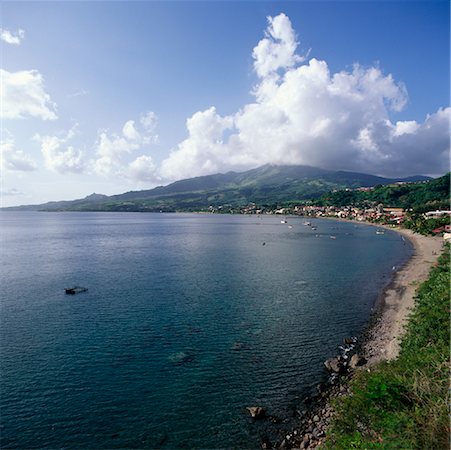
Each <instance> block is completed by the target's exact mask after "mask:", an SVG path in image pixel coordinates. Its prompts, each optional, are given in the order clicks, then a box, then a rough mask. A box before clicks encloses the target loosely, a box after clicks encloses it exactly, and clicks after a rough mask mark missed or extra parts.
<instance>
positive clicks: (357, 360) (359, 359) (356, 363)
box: [349, 353, 367, 369]
mask: <svg viewBox="0 0 451 450" xmlns="http://www.w3.org/2000/svg"><path fill="white" fill-rule="evenodd" d="M366 363H367V361H366V359H365V358H364V357H363V356H359V355H358V354H357V353H356V354H355V355H352V358H351V361H349V367H351V369H355V368H356V367H360V366H363V365H365V364H366Z"/></svg>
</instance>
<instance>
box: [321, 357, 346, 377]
mask: <svg viewBox="0 0 451 450" xmlns="http://www.w3.org/2000/svg"><path fill="white" fill-rule="evenodd" d="M324 365H325V366H326V369H327V370H328V371H329V372H333V373H342V372H343V371H344V369H345V368H344V367H343V364H342V363H341V362H340V361H339V360H338V358H329V359H327V360H326V361H324Z"/></svg>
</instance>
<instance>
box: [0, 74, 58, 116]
mask: <svg viewBox="0 0 451 450" xmlns="http://www.w3.org/2000/svg"><path fill="white" fill-rule="evenodd" d="M0 81H1V100H2V108H1V111H0V114H1V117H3V118H5V119H23V118H26V117H36V118H39V119H43V120H54V119H56V118H57V116H56V114H55V110H56V105H55V103H53V102H52V100H51V99H50V96H49V94H47V93H46V92H45V90H44V79H43V77H42V75H41V74H40V73H39V72H38V71H37V70H22V71H19V72H8V71H6V70H3V69H0Z"/></svg>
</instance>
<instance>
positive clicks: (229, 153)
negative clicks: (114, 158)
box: [160, 14, 451, 181]
mask: <svg viewBox="0 0 451 450" xmlns="http://www.w3.org/2000/svg"><path fill="white" fill-rule="evenodd" d="M268 22H269V24H268V27H267V29H266V32H265V37H264V39H262V40H261V41H260V42H259V43H258V44H257V46H256V47H255V48H254V50H253V58H254V70H255V73H256V75H257V76H258V79H259V81H258V84H257V85H256V86H255V87H254V88H253V90H252V94H253V96H254V99H255V100H254V102H253V103H250V104H247V105H244V106H243V107H242V108H241V109H240V110H239V111H238V112H236V113H235V114H233V115H230V116H224V117H223V116H221V115H220V114H218V112H217V111H216V109H215V108H214V107H211V108H209V109H207V110H205V111H199V112H196V113H195V114H193V116H192V117H191V118H189V119H188V120H187V123H186V125H187V131H188V136H187V138H186V139H185V140H184V141H183V142H181V143H180V144H179V145H178V146H176V148H174V149H173V150H172V151H171V153H170V155H169V157H168V158H167V159H166V160H164V161H163V163H162V165H161V168H160V174H161V176H162V177H163V178H165V179H166V180H168V181H169V180H176V179H181V178H187V177H193V176H198V175H206V174H211V173H214V172H219V171H226V170H246V169H249V168H252V167H257V166H259V165H262V164H265V163H273V164H306V165H312V166H319V167H323V168H328V169H337V170H356V171H363V172H371V173H377V174H380V175H386V176H404V175H411V174H414V173H437V174H439V173H443V172H444V171H446V170H447V169H448V167H449V150H450V144H449V130H450V127H449V121H450V118H451V109H450V108H445V109H440V110H439V111H437V112H435V113H433V114H431V115H429V116H428V117H427V118H426V120H425V121H424V122H423V123H417V122H415V121H398V122H396V123H393V122H392V121H391V119H390V116H391V115H392V114H393V113H396V112H399V111H401V110H402V109H403V108H404V107H405V105H406V104H407V100H408V94H407V90H406V87H405V86H404V84H403V83H400V82H396V81H395V80H394V79H393V77H392V75H390V74H388V75H387V74H384V73H383V72H382V71H381V70H380V68H379V67H362V66H360V65H358V64H355V65H354V66H353V67H352V68H351V70H343V71H341V72H337V73H331V72H330V70H329V67H328V64H327V63H326V61H321V60H318V59H315V58H312V59H310V60H309V61H303V58H302V57H301V56H299V55H297V54H296V48H297V45H298V42H297V38H296V34H295V32H294V30H293V28H292V26H291V23H290V20H289V19H288V17H287V16H285V15H284V14H280V15H278V16H276V17H273V18H272V17H270V18H268Z"/></svg>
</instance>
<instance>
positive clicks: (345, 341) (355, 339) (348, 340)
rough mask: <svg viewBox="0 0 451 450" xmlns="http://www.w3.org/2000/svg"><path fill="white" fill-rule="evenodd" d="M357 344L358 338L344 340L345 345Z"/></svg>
mask: <svg viewBox="0 0 451 450" xmlns="http://www.w3.org/2000/svg"><path fill="white" fill-rule="evenodd" d="M356 342H357V338H356V337H354V336H353V337H350V338H344V339H343V343H344V344H345V345H351V344H355V343H356Z"/></svg>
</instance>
